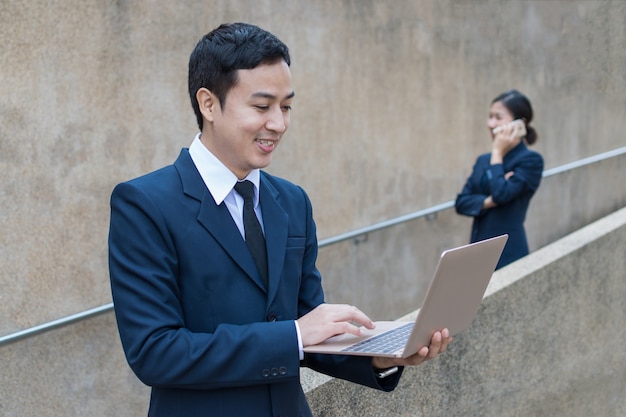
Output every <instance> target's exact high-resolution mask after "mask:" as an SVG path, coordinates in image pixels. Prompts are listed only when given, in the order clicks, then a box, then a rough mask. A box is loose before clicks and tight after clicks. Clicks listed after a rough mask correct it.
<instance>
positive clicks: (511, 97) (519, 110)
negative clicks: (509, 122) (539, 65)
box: [491, 90, 539, 145]
mask: <svg viewBox="0 0 626 417" xmlns="http://www.w3.org/2000/svg"><path fill="white" fill-rule="evenodd" d="M498 101H499V102H501V103H502V105H503V106H504V107H506V109H507V110H508V111H510V112H511V114H512V115H513V119H514V120H515V119H522V120H523V121H524V124H525V125H526V143H528V144H529V145H532V144H533V143H535V142H537V138H538V137H539V135H537V131H536V130H535V129H534V128H533V127H531V126H530V122H531V121H532V120H533V108H532V106H531V105H530V100H528V98H527V97H526V96H525V95H524V94H522V93H520V92H519V91H517V90H509V91H507V92H504V93H502V94H500V95H499V96H498V97H496V98H494V99H493V100H492V101H491V104H493V103H496V102H498Z"/></svg>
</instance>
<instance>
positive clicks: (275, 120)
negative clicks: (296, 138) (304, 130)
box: [265, 108, 289, 133]
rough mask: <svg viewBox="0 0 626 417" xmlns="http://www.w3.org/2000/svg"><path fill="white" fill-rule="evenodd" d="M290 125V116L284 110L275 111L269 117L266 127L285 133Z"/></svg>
mask: <svg viewBox="0 0 626 417" xmlns="http://www.w3.org/2000/svg"><path fill="white" fill-rule="evenodd" d="M288 125H289V115H288V114H287V113H285V112H283V110H282V108H278V109H273V110H272V111H271V112H270V113H269V115H268V119H267V122H266V123H265V127H266V128H267V129H268V130H271V131H274V132H278V133H284V132H285V130H287V126H288Z"/></svg>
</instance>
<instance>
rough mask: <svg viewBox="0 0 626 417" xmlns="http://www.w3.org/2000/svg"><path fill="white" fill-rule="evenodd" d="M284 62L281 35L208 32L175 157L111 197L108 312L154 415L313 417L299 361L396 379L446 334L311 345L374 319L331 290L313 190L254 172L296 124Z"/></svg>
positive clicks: (196, 57)
mask: <svg viewBox="0 0 626 417" xmlns="http://www.w3.org/2000/svg"><path fill="white" fill-rule="evenodd" d="M289 64H290V57H289V51H288V49H287V47H286V46H285V45H284V44H283V43H282V42H281V41H280V40H278V39H277V38H276V37H275V36H274V35H272V34H270V33H268V32H266V31H264V30H262V29H260V28H258V27H256V26H253V25H249V24H240V23H237V24H229V25H221V26H220V27H218V28H217V29H215V30H213V31H212V32H210V33H209V34H207V35H205V36H204V37H203V38H202V39H201V40H200V41H199V42H198V45H197V46H196V48H195V49H194V51H193V52H192V54H191V57H190V62H189V93H190V98H191V102H192V107H193V108H194V111H195V113H196V117H197V120H198V125H199V128H200V133H199V134H198V135H197V136H196V137H195V139H194V140H193V142H192V143H191V145H190V147H189V148H188V149H183V150H182V151H181V153H180V155H179V156H178V159H177V160H176V161H175V162H174V164H173V165H170V166H167V167H164V168H162V169H160V170H157V171H155V172H152V173H150V174H147V175H145V176H143V177H140V178H136V179H134V180H131V181H128V182H126V183H122V184H119V185H118V186H117V187H116V188H115V190H114V191H113V194H112V196H111V224H110V234H109V265H110V277H111V289H112V294H113V301H114V305H115V314H116V319H117V323H118V328H119V332H120V337H121V340H122V345H123V348H124V352H125V354H126V358H127V360H128V363H129V365H130V366H131V368H132V369H133V371H134V372H135V374H136V375H137V376H138V378H139V379H140V380H141V381H143V382H144V383H145V384H147V385H149V386H151V387H152V395H151V400H150V411H149V415H151V416H168V417H174V416H185V417H191V416H208V415H211V416H310V415H311V411H310V409H309V407H308V405H307V402H306V399H305V396H304V393H303V392H302V388H301V386H300V380H299V370H300V366H309V367H311V368H312V369H315V370H317V371H320V372H324V373H326V374H329V375H332V376H335V377H339V378H343V379H346V380H349V381H354V382H356V383H359V384H363V385H365V386H368V387H372V388H375V389H380V390H386V391H390V390H392V389H394V388H395V386H396V385H397V383H398V380H399V378H400V375H401V374H402V367H403V366H405V365H417V364H419V363H422V362H423V361H425V360H428V359H432V358H434V357H436V356H437V355H438V354H439V353H441V352H443V351H445V349H446V347H447V345H448V343H449V342H450V341H451V338H450V337H449V333H448V331H447V329H442V331H441V332H435V334H434V335H433V338H432V341H431V344H430V346H429V347H428V348H426V347H424V348H422V349H421V350H420V351H419V352H418V353H417V354H416V355H414V356H413V357H411V358H408V359H406V360H396V359H382V358H375V359H372V358H368V357H349V356H334V355H310V354H306V355H304V353H303V351H302V349H303V347H305V346H308V345H311V344H316V343H319V342H321V341H323V340H325V339H327V338H329V337H331V336H333V335H337V334H342V333H353V334H359V327H358V326H355V324H360V325H363V326H365V327H368V328H372V327H373V323H372V321H371V320H370V319H369V318H368V317H367V316H366V315H365V314H364V313H363V312H361V311H360V310H358V309H357V308H356V307H353V306H349V305H331V304H326V303H324V295H323V291H322V287H321V277H320V274H319V272H318V270H317V268H316V266H315V261H316V257H317V239H316V232H315V223H314V221H313V217H312V209H311V203H310V201H309V199H308V197H307V195H306V193H305V192H304V190H302V189H301V188H300V187H298V186H296V185H294V184H292V183H289V182H287V181H285V180H283V179H280V178H277V177H274V176H271V175H269V174H267V173H265V172H263V171H260V169H261V168H264V167H266V166H268V165H269V163H270V161H271V158H272V155H273V152H274V150H275V149H276V148H277V146H278V144H279V143H280V141H281V139H282V137H283V135H284V133H285V132H286V130H287V128H288V126H289V113H290V109H291V104H292V101H293V98H294V92H293V89H292V83H291V74H290V70H289ZM245 181H250V182H251V183H252V186H251V188H252V190H253V191H254V193H253V198H252V204H253V205H254V209H255V211H256V213H255V214H256V217H257V218H258V219H259V220H260V226H261V228H262V232H263V234H264V236H265V239H264V241H265V243H264V245H265V246H266V247H265V248H263V249H262V251H263V253H264V255H265V258H264V260H263V262H266V264H264V263H263V262H262V263H260V264H257V263H256V262H255V260H256V259H257V258H255V256H253V253H256V249H250V248H249V246H248V245H247V243H250V242H249V240H252V238H249V237H248V233H249V230H248V227H249V226H248V225H249V223H248V220H249V219H250V217H248V220H246V217H245V210H246V207H245V205H246V203H244V198H243V197H242V196H241V195H240V192H239V186H238V185H237V184H239V183H245ZM246 184H248V185H250V184H249V183H246ZM253 216H254V215H253ZM261 238H262V236H261ZM395 366H398V367H399V368H398V371H397V372H395V373H392V374H391V375H390V376H387V377H379V374H378V373H377V371H379V370H381V369H387V368H391V369H395V368H393V367H395Z"/></svg>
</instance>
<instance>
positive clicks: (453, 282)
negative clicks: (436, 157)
mask: <svg viewBox="0 0 626 417" xmlns="http://www.w3.org/2000/svg"><path fill="white" fill-rule="evenodd" d="M507 239H508V235H506V234H505V235H501V236H497V237H494V238H491V239H486V240H482V241H480V242H475V243H471V244H468V245H464V246H460V247H458V248H453V249H448V250H446V251H444V252H443V253H442V254H441V257H440V258H439V262H438V264H437V268H436V269H435V273H434V276H433V278H432V280H431V282H430V285H429V286H428V290H427V291H426V296H425V297H424V302H423V303H422V307H421V308H420V309H419V311H418V313H417V317H416V318H415V321H413V322H406V321H377V322H375V324H376V328H375V329H372V330H370V329H366V328H362V330H363V335H362V336H356V335H353V334H343V335H338V336H334V337H331V338H329V339H327V340H325V341H324V342H322V343H319V344H317V345H313V346H307V347H305V348H304V351H305V352H306V353H328V354H335V355H337V354H339V355H360V356H384V357H392V358H400V357H401V358H406V357H409V356H411V355H413V354H415V353H416V352H417V351H418V350H419V349H420V348H421V347H422V346H428V345H429V344H430V339H431V337H432V334H433V333H434V332H435V331H437V330H442V329H443V328H448V330H449V331H450V335H451V336H454V335H456V334H458V333H460V332H462V331H463V330H466V329H467V328H468V327H470V325H471V324H472V321H473V320H474V316H475V315H476V312H477V311H478V307H479V305H480V302H481V301H482V299H483V296H484V295H485V291H486V290H487V285H488V284H489V280H490V279H491V276H492V275H493V272H494V270H495V268H496V265H497V263H498V260H499V259H500V255H501V254H502V250H503V249H504V244H505V243H506V241H507Z"/></svg>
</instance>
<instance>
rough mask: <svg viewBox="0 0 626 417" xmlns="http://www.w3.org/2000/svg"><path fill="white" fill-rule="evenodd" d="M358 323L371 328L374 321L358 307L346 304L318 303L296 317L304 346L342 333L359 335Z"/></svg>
mask: <svg viewBox="0 0 626 417" xmlns="http://www.w3.org/2000/svg"><path fill="white" fill-rule="evenodd" d="M358 325H361V326H365V327H366V328H368V329H373V328H374V327H376V326H374V323H373V322H372V320H370V318H369V317H367V316H366V315H365V313H363V312H362V311H361V310H359V309H358V308H356V307H354V306H351V305H347V304H320V305H319V306H317V307H316V308H314V309H313V310H311V311H310V312H309V313H307V314H305V315H304V316H302V317H300V318H299V319H298V327H300V336H301V337H302V345H303V346H304V347H306V346H311V345H316V344H318V343H320V342H323V341H324V340H326V339H328V338H329V337H332V336H336V335H339V334H344V333H351V334H354V335H357V336H361V335H362V334H361V329H360V327H359V326H358Z"/></svg>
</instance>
